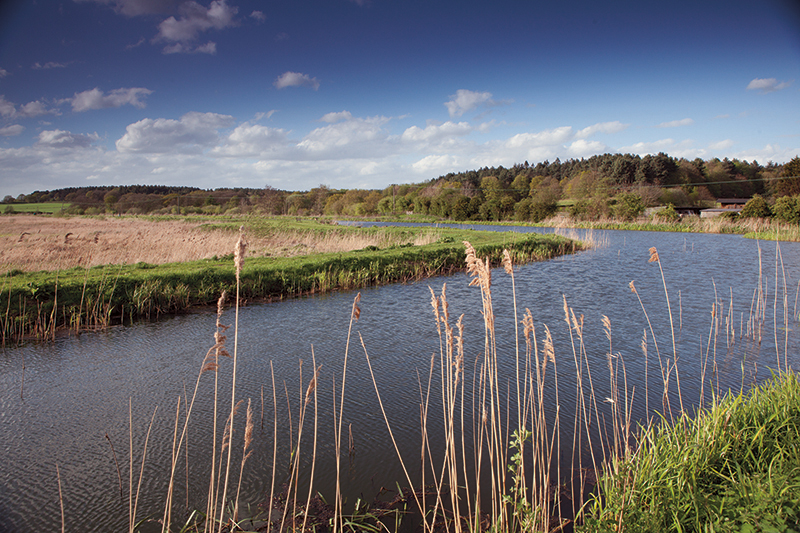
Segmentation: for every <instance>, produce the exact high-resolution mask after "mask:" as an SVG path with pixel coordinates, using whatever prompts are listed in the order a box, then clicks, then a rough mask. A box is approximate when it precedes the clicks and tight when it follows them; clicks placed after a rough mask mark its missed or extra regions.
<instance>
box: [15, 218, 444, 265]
mask: <svg viewBox="0 0 800 533" xmlns="http://www.w3.org/2000/svg"><path fill="white" fill-rule="evenodd" d="M202 225H203V222H202V221H198V222H186V221H158V222H156V221H151V220H146V219H141V218H113V217H109V218H106V219H98V218H82V217H74V218H50V217H40V216H33V215H15V216H9V217H0V265H2V266H3V268H4V269H19V270H23V271H38V270H51V271H55V270H63V269H67V268H72V267H75V266H82V267H85V268H89V267H93V266H97V265H105V264H134V263H138V262H145V263H150V264H162V263H173V262H180V261H193V260H198V259H205V258H210V257H213V256H215V255H216V256H223V255H226V254H229V253H230V250H231V249H233V247H234V244H235V243H236V239H237V238H238V235H237V234H235V233H231V232H227V231H222V230H219V231H213V230H208V229H202V228H201V226H202ZM438 237H439V236H438V234H435V233H426V234H422V235H420V236H419V237H417V239H416V241H415V242H414V244H417V245H421V244H428V243H431V242H435V241H436V240H437V239H438ZM390 244H398V243H395V242H392V237H391V235H389V234H387V233H381V232H378V233H363V234H362V233H352V232H348V233H340V232H338V231H331V232H329V233H327V234H324V235H323V234H319V233H314V232H308V231H305V232H304V231H296V230H291V229H289V230H286V231H281V232H275V233H273V234H271V235H269V236H267V237H261V238H259V237H254V236H248V248H250V252H248V253H249V254H252V255H254V256H275V257H292V256H297V255H306V254H310V253H322V252H347V251H351V250H359V249H362V248H365V247H367V246H370V245H373V246H379V247H383V246H386V245H390Z"/></svg>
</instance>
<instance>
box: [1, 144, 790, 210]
mask: <svg viewBox="0 0 800 533" xmlns="http://www.w3.org/2000/svg"><path fill="white" fill-rule="evenodd" d="M798 176H800V157H795V158H794V159H793V160H792V161H790V162H788V163H786V164H784V165H778V164H775V163H768V164H767V165H761V164H759V163H758V162H756V161H752V162H748V161H746V160H745V161H740V160H738V159H732V160H731V159H727V158H725V159H722V160H720V159H718V158H714V159H709V160H702V159H699V158H697V159H694V160H691V161H690V160H688V159H684V158H674V157H670V156H669V155H667V154H664V153H659V154H657V155H646V156H644V157H641V156H638V155H631V154H604V155H597V156H593V157H590V158H588V159H584V158H581V159H569V160H567V161H560V160H559V159H556V160H555V161H553V162H550V161H543V162H540V163H537V164H535V165H530V164H529V163H528V162H527V161H526V162H524V163H521V164H515V165H513V166H511V167H508V168H505V167H503V166H499V167H483V168H480V169H477V170H469V171H464V172H454V173H449V174H446V175H443V176H439V177H437V178H434V179H431V180H429V181H427V182H422V183H416V184H403V185H392V186H389V187H386V188H385V189H382V190H365V189H333V188H330V187H327V186H325V185H320V186H319V187H315V188H313V189H311V190H309V191H284V190H279V189H274V188H272V187H269V186H267V187H265V188H263V189H243V188H219V189H214V190H203V189H199V188H195V187H169V186H157V185H153V186H149V185H129V186H119V187H109V186H105V187H71V188H64V189H57V190H53V191H35V192H33V193H31V194H27V195H25V194H21V195H19V196H18V197H17V198H13V197H11V196H6V197H5V199H4V200H3V203H4V204H8V206H11V209H12V210H13V204H14V203H22V202H25V203H29V202H66V203H69V204H70V206H69V208H68V209H67V211H68V212H69V213H74V214H99V213H130V214H147V213H155V214H192V213H208V214H221V213H231V214H233V213H263V214H273V215H333V216H369V215H384V214H403V213H415V214H423V215H432V216H436V217H440V218H443V219H450V220H456V221H466V220H516V221H533V222H537V221H540V220H543V219H545V218H547V217H549V216H551V215H553V214H554V213H556V211H558V210H559V209H564V210H566V211H568V212H569V214H570V215H572V216H573V217H575V218H578V219H587V220H591V219H599V218H603V217H615V218H618V219H623V220H625V219H631V218H635V217H636V216H638V215H639V214H641V212H643V211H644V209H645V208H646V207H651V206H658V205H662V206H673V207H675V208H688V207H694V208H702V207H713V206H714V204H715V201H716V199H718V198H752V197H754V196H758V197H759V198H763V199H765V203H766V205H768V206H770V209H771V210H772V211H771V212H774V209H773V207H775V206H782V205H784V204H792V205H794V203H798V201H797V198H798V195H800V178H798ZM782 198H789V199H788V200H781V199H782ZM798 208H799V209H800V205H799V206H798ZM8 209H9V208H8V207H6V211H8ZM781 212H782V211H781Z"/></svg>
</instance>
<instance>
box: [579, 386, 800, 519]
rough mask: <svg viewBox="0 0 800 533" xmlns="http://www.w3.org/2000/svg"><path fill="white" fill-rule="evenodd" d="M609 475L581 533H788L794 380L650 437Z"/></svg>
mask: <svg viewBox="0 0 800 533" xmlns="http://www.w3.org/2000/svg"><path fill="white" fill-rule="evenodd" d="M609 467H611V465H609ZM613 470H614V472H613V473H612V472H609V474H608V475H606V476H604V477H602V478H601V482H600V496H598V497H597V499H595V500H594V502H593V504H594V508H593V509H591V510H590V511H589V513H588V516H589V518H588V519H587V522H586V526H585V528H584V531H593V532H594V531H598V532H600V531H620V530H625V531H640V532H649V531H652V532H659V533H660V532H667V531H743V532H751V531H752V532H755V531H776V532H777V531H797V530H798V529H797V528H798V527H800V383H798V379H797V375H796V374H794V373H786V374H781V375H777V376H775V377H774V378H773V379H772V380H771V381H769V382H767V383H764V384H762V385H761V386H758V387H755V388H753V389H752V390H750V391H749V392H747V393H743V392H740V393H738V394H735V395H728V396H726V397H724V398H723V399H721V400H719V401H715V402H714V405H713V406H712V407H711V408H710V409H709V410H708V411H704V412H701V413H700V414H699V415H698V416H696V417H695V418H694V419H693V420H689V419H683V420H680V421H678V422H677V423H676V424H675V425H674V426H673V425H669V424H666V423H664V424H662V425H660V426H658V427H654V428H651V429H650V430H648V431H646V432H645V433H644V434H643V435H642V436H641V438H640V439H639V447H638V449H637V450H635V451H632V452H631V453H630V455H629V456H628V457H627V458H625V459H624V460H621V461H620V462H619V463H617V464H614V465H613Z"/></svg>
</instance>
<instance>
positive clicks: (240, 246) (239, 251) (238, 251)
mask: <svg viewBox="0 0 800 533" xmlns="http://www.w3.org/2000/svg"><path fill="white" fill-rule="evenodd" d="M246 251H247V243H246V242H245V240H244V227H240V228H239V239H238V240H237V241H236V246H235V248H234V266H235V268H236V316H235V319H234V329H233V370H232V377H231V414H230V415H229V417H230V434H229V435H230V438H231V443H232V441H233V423H234V416H235V415H236V366H237V363H238V359H239V357H238V350H239V291H240V286H241V280H240V277H241V273H242V267H243V266H244V256H245V253H246ZM232 448H233V447H232V446H229V447H228V462H227V466H226V467H225V482H224V483H223V488H222V500H221V505H220V511H219V528H218V529H217V533H221V531H222V524H223V523H224V521H223V514H224V512H225V499H226V498H227V494H228V479H229V477H230V471H231V452H232Z"/></svg>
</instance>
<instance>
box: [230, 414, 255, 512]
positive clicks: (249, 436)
mask: <svg viewBox="0 0 800 533" xmlns="http://www.w3.org/2000/svg"><path fill="white" fill-rule="evenodd" d="M252 443H253V409H252V407H251V403H250V399H248V400H247V422H246V424H245V429H244V447H243V449H242V464H241V466H240V467H239V483H238V485H237V487H236V499H235V500H234V504H233V521H234V523H236V522H238V521H239V495H240V493H241V490H242V477H243V476H244V464H245V463H246V462H247V460H248V459H249V458H250V456H251V455H252V454H253V450H250V445H251V444H252ZM248 450H249V451H248Z"/></svg>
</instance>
